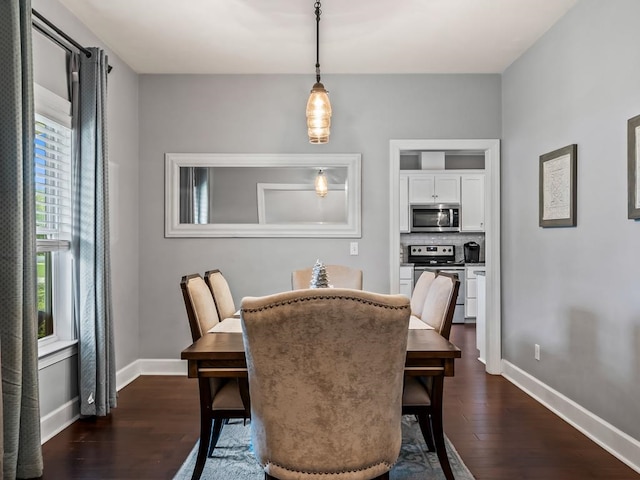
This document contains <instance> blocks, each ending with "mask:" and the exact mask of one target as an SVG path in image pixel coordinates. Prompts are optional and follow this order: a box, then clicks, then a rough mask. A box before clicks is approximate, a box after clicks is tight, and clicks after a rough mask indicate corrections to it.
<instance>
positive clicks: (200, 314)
mask: <svg viewBox="0 0 640 480" xmlns="http://www.w3.org/2000/svg"><path fill="white" fill-rule="evenodd" d="M180 288H181V290H182V296H183V298H184V305H185V307H186V309H187V318H188V319H189V327H190V328H191V337H192V339H193V341H194V342H195V341H196V340H198V339H199V338H200V337H201V336H202V335H207V331H208V330H209V329H210V328H212V327H213V326H214V325H215V324H216V323H218V322H219V321H220V318H219V316H218V312H217V311H216V306H215V304H214V301H213V296H212V295H211V291H210V290H209V287H207V285H206V283H205V281H204V279H203V278H202V277H201V276H200V275H199V274H197V273H196V274H193V275H186V276H184V277H182V281H181V282H180ZM198 382H199V388H200V446H199V449H198V456H197V459H196V466H195V469H194V473H193V476H192V477H191V478H192V480H197V479H199V478H200V475H202V470H203V468H204V463H205V461H206V457H207V453H208V455H209V456H211V455H212V453H213V449H214V448H215V447H216V444H217V442H218V438H219V437H220V432H221V431H222V427H223V425H224V422H225V421H226V420H227V419H229V418H247V417H248V416H249V413H248V412H247V410H246V409H245V406H244V403H243V400H242V396H241V395H240V385H239V382H238V379H236V378H229V379H226V378H199V379H198Z"/></svg>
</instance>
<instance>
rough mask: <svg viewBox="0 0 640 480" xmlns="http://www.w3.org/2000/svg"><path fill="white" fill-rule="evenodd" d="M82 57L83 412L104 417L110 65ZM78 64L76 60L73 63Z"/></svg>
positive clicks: (78, 177) (78, 169) (112, 402)
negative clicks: (108, 78)
mask: <svg viewBox="0 0 640 480" xmlns="http://www.w3.org/2000/svg"><path fill="white" fill-rule="evenodd" d="M89 51H90V52H91V57H87V56H86V55H84V54H81V55H80V68H79V70H80V71H79V82H78V85H79V88H78V92H77V98H72V101H73V102H74V103H76V105H77V108H78V117H77V119H78V122H77V139H78V140H77V145H78V146H79V150H78V154H77V157H76V159H75V165H74V185H75V191H76V195H77V197H76V199H75V202H74V204H75V212H74V217H75V218H74V233H75V235H74V237H75V238H74V242H73V249H74V258H75V259H76V265H75V267H76V268H75V271H74V275H75V279H74V284H75V288H76V304H75V305H76V307H75V309H76V319H77V326H78V362H79V368H78V370H79V373H78V376H79V387H80V388H79V389H80V414H81V415H97V416H104V415H107V414H108V413H109V411H110V410H111V408H113V407H115V406H116V403H117V402H116V381H115V380H116V376H115V375H116V372H115V354H114V347H113V318H112V311H111V268H110V258H109V208H108V207H109V194H108V192H109V183H108V178H107V177H108V176H107V172H108V169H109V162H108V156H107V128H106V127H107V125H106V121H107V119H106V117H107V112H106V106H107V66H108V60H107V56H106V55H105V53H104V51H103V50H100V49H98V48H90V49H89ZM71 63H73V62H71Z"/></svg>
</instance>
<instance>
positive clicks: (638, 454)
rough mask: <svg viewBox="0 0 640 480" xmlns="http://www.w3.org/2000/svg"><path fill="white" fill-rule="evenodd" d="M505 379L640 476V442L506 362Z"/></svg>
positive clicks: (504, 367)
mask: <svg viewBox="0 0 640 480" xmlns="http://www.w3.org/2000/svg"><path fill="white" fill-rule="evenodd" d="M502 375H503V376H504V377H505V378H506V379H507V380H509V381H510V382H511V383H513V384H514V385H515V386H516V387H518V388H520V389H521V390H522V391H524V392H525V393H527V394H528V395H530V396H531V397H533V398H534V399H535V400H537V401H538V402H540V403H541V404H542V405H544V406H545V407H547V408H548V409H549V410H551V411H552V412H553V413H555V414H556V415H558V416H559V417H560V418H562V419H563V420H565V421H566V422H567V423H569V424H570V425H572V426H573V427H574V428H576V429H577V430H579V431H580V432H582V433H584V434H585V435H586V436H587V437H589V438H590V439H591V440H593V441H594V442H596V443H597V444H598V445H600V446H601V447H602V448H604V449H605V450H606V451H607V452H609V453H611V454H612V455H613V456H615V457H616V458H618V459H619V460H620V461H622V462H624V463H625V464H627V465H628V466H629V467H631V468H632V469H634V470H635V471H636V472H638V473H640V441H639V440H637V439H635V438H633V437H631V436H630V435H628V434H626V433H624V432H623V431H621V430H620V429H618V428H616V427H614V426H613V425H611V424H610V423H607V422H605V421H604V420H603V419H601V418H600V417H598V416H596V415H594V414H593V413H592V412H590V411H588V410H587V409H585V408H584V407H582V406H581V405H579V404H577V403H576V402H574V401H573V400H571V399H570V398H568V397H566V396H564V395H563V394H561V393H560V392H558V391H556V390H554V389H553V388H551V387H549V386H548V385H546V384H544V383H542V382H541V381H540V380H538V379H537V378H535V377H533V376H532V375H530V374H528V373H527V372H525V371H524V370H522V369H520V368H518V367H516V366H515V365H513V364H512V363H510V362H508V361H506V360H502Z"/></svg>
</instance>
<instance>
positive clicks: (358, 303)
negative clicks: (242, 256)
mask: <svg viewBox="0 0 640 480" xmlns="http://www.w3.org/2000/svg"><path fill="white" fill-rule="evenodd" d="M241 311H242V327H243V338H244V345H245V352H246V358H247V369H248V373H249V389H250V391H251V435H252V445H253V448H254V451H255V453H256V457H257V458H258V460H259V462H260V463H261V464H262V466H263V467H264V469H265V472H266V473H268V474H270V475H273V476H274V477H276V478H279V479H281V480H287V479H293V478H296V479H301V478H313V479H317V478H320V477H321V476H322V475H320V476H319V473H320V472H328V471H332V472H336V471H340V472H343V474H342V475H339V476H338V475H335V476H334V475H332V476H331V478H333V479H336V480H337V479H342V478H344V479H347V478H348V479H351V480H358V479H370V478H374V477H376V476H378V475H382V474H384V473H385V472H386V471H388V470H389V469H390V468H391V465H392V464H393V463H394V462H395V461H396V460H397V457H398V453H399V450H400V445H401V431H400V424H401V421H400V420H401V401H402V383H403V376H404V363H405V357H406V344H407V333H408V323H409V315H410V307H409V299H407V298H406V297H405V296H403V295H383V294H377V293H372V292H365V291H355V290H350V289H342V288H333V289H313V290H293V291H290V292H284V293H279V294H275V295H270V296H267V297H258V298H256V297H246V298H244V299H243V300H242V310H241ZM347 320H348V321H347ZM294 470H295V471H294ZM301 472H302V473H301ZM307 474H308V475H307Z"/></svg>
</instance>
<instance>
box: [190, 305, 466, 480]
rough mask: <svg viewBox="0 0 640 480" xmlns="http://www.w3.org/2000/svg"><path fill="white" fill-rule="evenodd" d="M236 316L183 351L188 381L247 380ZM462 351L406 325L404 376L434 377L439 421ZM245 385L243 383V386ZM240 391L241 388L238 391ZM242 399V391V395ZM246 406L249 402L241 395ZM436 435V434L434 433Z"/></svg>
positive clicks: (445, 464)
mask: <svg viewBox="0 0 640 480" xmlns="http://www.w3.org/2000/svg"><path fill="white" fill-rule="evenodd" d="M239 317H240V314H239V312H237V313H236V315H234V317H230V318H226V319H224V320H223V321H222V322H220V323H218V324H216V325H215V326H214V327H213V328H211V329H210V330H209V332H207V333H206V334H205V335H202V337H200V338H199V339H198V340H196V341H195V342H194V343H193V344H192V345H190V346H189V347H187V348H185V349H184V350H183V351H182V353H181V358H182V359H183V360H186V361H187V375H188V377H189V378H207V377H226V378H238V377H240V378H242V377H247V363H246V358H245V351H244V343H243V340H242V325H241V320H240V318H239ZM461 356H462V352H461V350H460V349H459V348H458V347H456V346H455V345H454V344H453V343H451V342H450V341H449V340H447V339H445V338H444V337H442V336H441V335H440V334H439V333H438V332H436V331H435V330H434V329H433V328H431V327H430V326H428V325H427V324H426V323H424V322H422V321H421V320H420V319H417V318H416V317H412V319H411V320H410V322H409V329H408V332H407V356H406V360H405V367H404V372H405V375H411V376H422V377H433V382H432V385H433V390H432V398H431V401H432V404H431V408H432V412H433V414H434V415H439V416H440V418H442V394H443V380H444V378H445V377H452V376H454V373H455V370H454V362H455V359H456V358H460V357H461ZM244 383H245V384H246V382H244ZM241 390H242V388H241ZM241 395H242V391H241ZM242 396H243V400H244V401H245V405H246V404H247V402H249V399H248V397H249V394H248V392H244V395H242ZM434 433H435V434H436V435H437V433H436V432H434ZM437 453H438V459H439V460H440V463H441V466H442V468H443V470H444V471H445V476H446V477H447V478H453V477H452V474H451V467H450V465H449V460H448V458H447V455H446V452H444V455H442V452H440V451H438V452H437Z"/></svg>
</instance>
